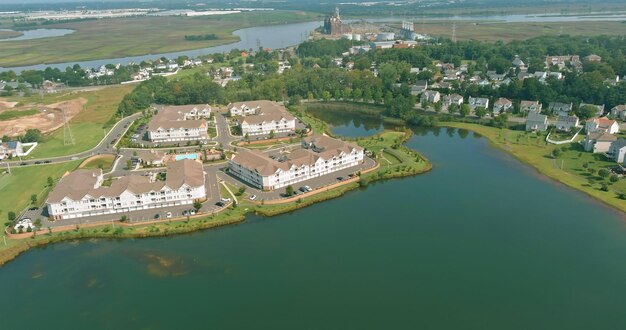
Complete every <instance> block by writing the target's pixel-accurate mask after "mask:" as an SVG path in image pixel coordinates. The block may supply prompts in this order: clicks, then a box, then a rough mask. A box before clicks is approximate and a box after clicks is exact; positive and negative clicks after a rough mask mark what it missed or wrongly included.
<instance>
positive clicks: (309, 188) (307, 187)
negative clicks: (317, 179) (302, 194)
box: [304, 186, 313, 191]
mask: <svg viewBox="0 0 626 330" xmlns="http://www.w3.org/2000/svg"><path fill="white" fill-rule="evenodd" d="M304 189H305V190H306V191H313V189H311V187H309V186H304Z"/></svg>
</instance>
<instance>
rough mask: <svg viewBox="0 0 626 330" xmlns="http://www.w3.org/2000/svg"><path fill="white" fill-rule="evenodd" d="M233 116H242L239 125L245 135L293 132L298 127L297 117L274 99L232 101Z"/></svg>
mask: <svg viewBox="0 0 626 330" xmlns="http://www.w3.org/2000/svg"><path fill="white" fill-rule="evenodd" d="M228 111H229V113H230V115H231V116H241V117H242V118H241V119H239V125H240V126H241V133H242V134H243V135H246V134H247V135H262V134H269V133H270V132H274V133H283V132H292V131H294V130H295V129H296V118H295V117H294V116H292V115H291V114H290V113H289V112H287V110H286V109H285V107H284V106H282V105H280V104H278V103H276V102H272V101H265V100H263V101H250V102H238V103H231V104H230V105H229V106H228Z"/></svg>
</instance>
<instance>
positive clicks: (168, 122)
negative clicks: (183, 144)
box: [148, 104, 211, 142]
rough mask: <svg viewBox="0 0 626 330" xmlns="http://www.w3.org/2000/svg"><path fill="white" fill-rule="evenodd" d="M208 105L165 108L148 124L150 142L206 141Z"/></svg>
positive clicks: (209, 112)
mask: <svg viewBox="0 0 626 330" xmlns="http://www.w3.org/2000/svg"><path fill="white" fill-rule="evenodd" d="M210 115H211V107H210V106H208V105H201V104H198V105H181V106H166V107H163V108H162V109H161V110H159V112H158V113H157V114H156V115H155V116H154V117H153V118H152V120H151V121H150V123H149V124H148V139H149V140H150V141H152V142H177V141H205V140H207V139H208V135H207V123H206V118H209V117H210Z"/></svg>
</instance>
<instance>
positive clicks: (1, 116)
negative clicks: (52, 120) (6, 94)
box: [0, 109, 39, 120]
mask: <svg viewBox="0 0 626 330" xmlns="http://www.w3.org/2000/svg"><path fill="white" fill-rule="evenodd" d="M38 113H39V111H38V110H36V109H30V110H23V111H17V110H7V111H3V112H0V120H10V119H16V118H21V117H27V116H32V115H36V114H38Z"/></svg>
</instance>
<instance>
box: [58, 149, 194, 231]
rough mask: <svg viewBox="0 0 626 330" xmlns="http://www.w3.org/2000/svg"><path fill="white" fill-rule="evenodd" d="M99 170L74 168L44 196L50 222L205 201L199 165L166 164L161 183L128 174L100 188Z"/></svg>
mask: <svg viewBox="0 0 626 330" xmlns="http://www.w3.org/2000/svg"><path fill="white" fill-rule="evenodd" d="M102 182H103V176H102V170H101V169H98V170H93V169H78V170H76V171H74V172H71V173H69V174H67V175H65V176H64V177H63V178H61V180H60V181H59V183H58V184H57V185H56V187H54V189H53V190H52V191H51V192H50V194H49V195H48V199H47V200H46V208H47V210H48V214H49V215H50V217H51V218H52V219H54V220H63V219H72V218H81V217H88V216H94V215H103V214H115V213H126V212H130V211H138V210H147V209H153V208H161V207H171V206H178V205H188V204H192V203H193V202H194V201H196V200H201V199H204V198H206V189H205V175H204V169H203V168H202V163H200V162H198V161H195V160H191V159H184V160H181V161H177V162H170V163H169V164H168V165H167V170H166V175H165V180H158V179H157V175H156V173H155V174H153V175H149V176H146V175H128V176H125V177H122V178H120V179H117V180H113V182H112V183H111V186H110V187H105V186H103V185H102Z"/></svg>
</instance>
